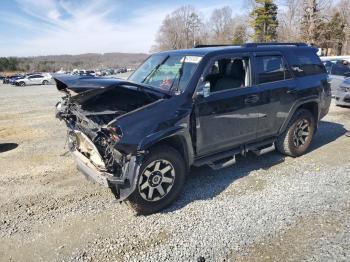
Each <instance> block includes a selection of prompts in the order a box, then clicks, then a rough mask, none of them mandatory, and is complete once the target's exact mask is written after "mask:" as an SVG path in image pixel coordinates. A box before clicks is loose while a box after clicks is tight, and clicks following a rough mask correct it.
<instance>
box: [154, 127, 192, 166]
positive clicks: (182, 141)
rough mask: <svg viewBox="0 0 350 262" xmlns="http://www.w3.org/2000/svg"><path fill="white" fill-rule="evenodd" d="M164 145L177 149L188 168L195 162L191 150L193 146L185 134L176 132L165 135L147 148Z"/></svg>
mask: <svg viewBox="0 0 350 262" xmlns="http://www.w3.org/2000/svg"><path fill="white" fill-rule="evenodd" d="M162 145H168V146H171V147H173V148H174V149H175V150H177V151H178V152H179V153H180V154H181V156H182V157H183V159H184V161H185V165H186V168H187V170H188V169H189V168H190V166H191V165H192V163H193V152H189V151H191V148H190V147H189V146H188V143H187V141H186V138H185V137H184V136H183V135H180V134H174V135H171V136H168V137H164V138H162V139H160V140H159V141H157V142H154V143H152V144H151V145H149V147H148V148H147V150H152V148H154V147H161V146H162Z"/></svg>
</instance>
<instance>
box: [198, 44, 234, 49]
mask: <svg viewBox="0 0 350 262" xmlns="http://www.w3.org/2000/svg"><path fill="white" fill-rule="evenodd" d="M220 46H235V45H225V44H222V45H220V44H217V45H195V46H194V47H193V48H203V47H220Z"/></svg>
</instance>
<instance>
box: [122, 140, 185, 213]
mask: <svg viewBox="0 0 350 262" xmlns="http://www.w3.org/2000/svg"><path fill="white" fill-rule="evenodd" d="M162 170H165V171H163V172H164V173H163V172H161V171H162ZM165 179H166V180H165ZM185 179H186V168H185V162H184V160H183V158H182V157H181V155H180V154H179V152H178V151H177V150H175V149H174V148H172V147H170V146H158V147H155V148H154V149H152V150H151V151H150V153H149V154H148V155H147V156H146V157H145V159H144V161H143V163H142V165H141V167H140V173H139V176H138V178H137V184H136V189H135V191H134V192H133V193H132V194H131V195H130V196H129V197H128V199H127V204H128V205H129V206H130V207H132V208H133V209H134V210H135V211H136V213H137V214H138V215H149V214H152V213H155V212H157V211H159V210H161V209H163V208H165V207H166V206H168V205H169V204H170V203H172V202H173V201H174V200H175V199H176V198H177V197H178V195H179V194H180V192H181V189H182V187H183V184H184V182H185ZM152 188H153V189H152ZM160 188H162V190H161V189H160ZM160 190H161V191H163V192H161V191H160ZM162 193H164V194H163V195H162Z"/></svg>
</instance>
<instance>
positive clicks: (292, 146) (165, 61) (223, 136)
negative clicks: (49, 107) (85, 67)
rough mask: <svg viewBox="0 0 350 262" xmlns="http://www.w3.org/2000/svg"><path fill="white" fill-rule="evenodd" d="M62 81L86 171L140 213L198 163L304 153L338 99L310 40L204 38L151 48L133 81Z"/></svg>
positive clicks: (73, 145) (172, 193) (156, 204)
mask: <svg viewBox="0 0 350 262" xmlns="http://www.w3.org/2000/svg"><path fill="white" fill-rule="evenodd" d="M55 81H56V85H57V88H58V90H59V91H62V92H64V93H65V96H64V97H63V98H62V101H61V102H59V103H58V104H57V105H56V110H57V117H58V118H59V119H61V120H64V121H65V122H66V124H67V127H68V141H69V143H68V144H69V149H70V151H71V152H72V154H73V155H74V157H75V160H76V162H77V166H78V169H79V170H80V171H81V172H82V173H83V174H84V175H85V176H86V177H87V178H89V179H91V180H93V181H95V182H98V183H100V184H102V185H104V186H106V187H109V188H110V189H111V191H112V192H113V194H114V195H115V197H116V198H117V199H118V200H120V201H124V200H126V201H127V203H129V204H130V205H131V206H132V207H133V208H134V209H135V210H136V211H137V213H139V214H150V213H153V212H156V211H158V210H160V209H162V208H164V207H165V206H167V205H168V204H170V203H171V202H172V201H174V199H175V198H176V197H177V196H178V195H179V194H180V191H181V188H182V186H183V184H184V182H185V179H186V174H187V173H188V172H189V169H190V167H191V166H202V165H209V166H210V167H212V168H213V169H219V168H224V167H228V166H230V165H233V164H234V163H235V161H236V156H237V155H239V154H240V155H245V154H246V153H247V152H248V151H252V152H254V153H255V154H257V155H261V154H264V153H267V152H270V151H272V150H275V148H276V149H277V150H278V151H279V152H281V153H282V154H285V155H289V156H292V157H298V156H300V155H302V154H304V153H305V152H306V151H307V149H308V147H309V146H310V143H311V141H312V138H313V135H314V133H315V132H316V130H317V126H318V123H319V121H320V119H321V118H322V117H324V116H325V115H326V114H327V113H328V110H329V106H330V102H331V92H330V85H329V83H328V81H327V72H326V69H325V67H324V65H323V64H322V63H321V61H320V59H319V57H318V56H317V54H316V49H315V48H314V47H311V46H307V45H306V44H303V43H269V44H260V43H249V44H245V45H242V46H197V47H196V48H192V49H187V50H174V51H168V52H162V53H157V54H154V55H151V56H150V57H149V58H148V59H147V60H146V61H145V62H144V63H143V64H141V66H140V67H139V68H138V69H136V71H135V72H134V73H133V74H132V75H131V76H130V77H129V78H128V80H121V79H105V78H97V77H79V76H62V75H61V76H56V77H55Z"/></svg>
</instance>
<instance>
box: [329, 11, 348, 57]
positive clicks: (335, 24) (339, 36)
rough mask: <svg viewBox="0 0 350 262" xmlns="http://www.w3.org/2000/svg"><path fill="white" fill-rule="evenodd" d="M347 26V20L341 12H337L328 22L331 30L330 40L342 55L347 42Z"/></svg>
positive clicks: (337, 52) (336, 50) (336, 51)
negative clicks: (344, 44)
mask: <svg viewBox="0 0 350 262" xmlns="http://www.w3.org/2000/svg"><path fill="white" fill-rule="evenodd" d="M345 26H346V21H345V19H344V18H343V17H342V16H341V14H340V13H339V12H336V13H335V14H334V15H333V17H332V19H331V21H329V23H328V28H331V30H330V40H331V43H332V47H333V48H334V50H335V53H336V55H341V54H342V50H343V43H344V42H345V36H346V35H345Z"/></svg>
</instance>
